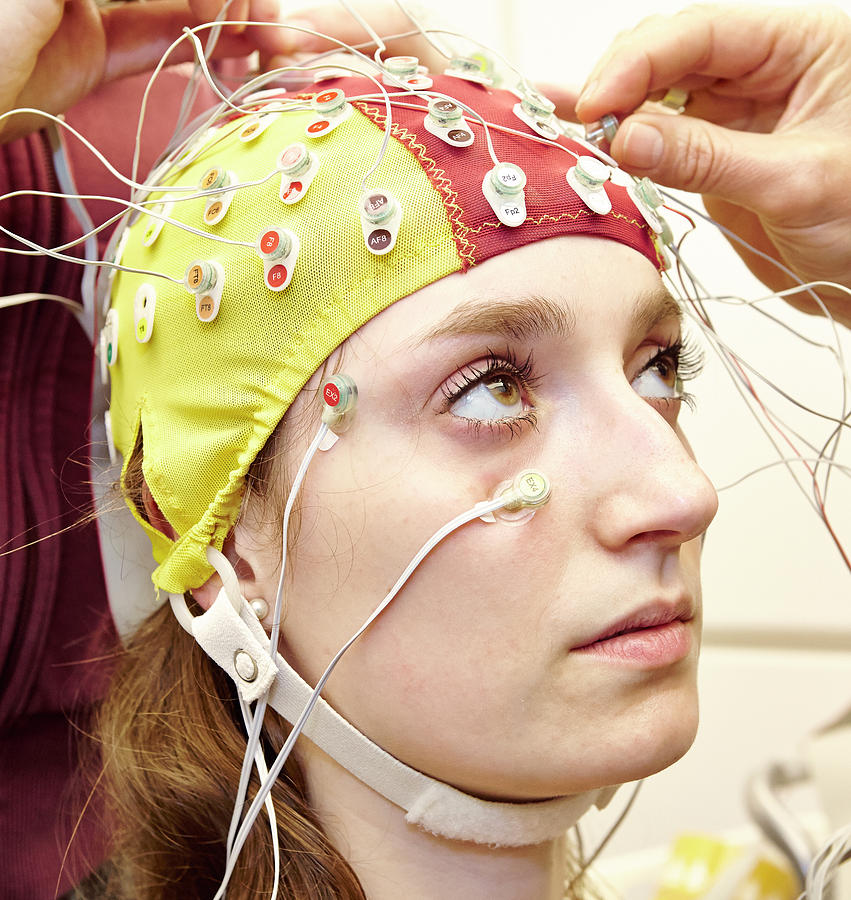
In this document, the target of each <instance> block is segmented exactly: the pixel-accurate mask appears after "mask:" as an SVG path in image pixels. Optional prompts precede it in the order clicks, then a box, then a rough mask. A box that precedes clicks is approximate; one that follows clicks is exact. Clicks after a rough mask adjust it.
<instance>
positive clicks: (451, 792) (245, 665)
mask: <svg viewBox="0 0 851 900" xmlns="http://www.w3.org/2000/svg"><path fill="white" fill-rule="evenodd" d="M171 603H172V607H173V608H174V609H175V613H176V614H177V615H178V618H179V619H180V620H181V622H182V623H183V624H184V625H185V626H189V627H191V631H192V634H193V635H194V636H195V639H196V641H197V642H198V644H199V645H200V646H201V647H202V649H203V650H204V651H205V652H206V653H207V655H208V656H209V657H210V658H211V659H212V660H213V661H214V662H216V663H217V664H218V665H219V666H221V668H223V669H224V670H225V671H226V672H227V673H228V674H229V675H230V676H231V678H232V679H233V681H234V682H235V684H236V686H237V688H238V690H239V691H240V693H241V694H242V696H243V697H244V698H245V699H246V700H247V701H249V702H251V701H254V700H257V699H258V698H259V697H261V696H262V695H263V694H264V693H265V692H266V691H267V690H268V691H269V698H268V702H269V705H270V706H272V708H273V709H275V710H276V711H277V712H278V713H280V715H282V716H283V717H284V718H285V719H286V720H287V721H288V722H290V723H291V724H292V723H294V722H295V721H297V719H298V717H299V716H300V715H301V712H302V710H303V709H304V708H305V706H306V705H307V702H308V700H309V698H310V695H311V694H312V692H313V689H312V688H311V687H310V685H308V684H307V682H305V681H304V680H303V679H302V678H301V676H299V675H298V673H297V672H296V671H295V670H294V669H293V668H292V667H291V666H290V665H289V663H288V662H287V661H286V660H285V659H284V658H283V657H282V656H281V655H280V653H276V654H275V662H276V663H277V671H276V670H275V666H274V665H273V664H272V659H271V657H270V653H269V638H268V636H267V635H266V632H265V631H264V630H263V626H262V625H261V624H260V622H259V621H258V620H257V617H256V615H255V614H254V613H253V611H252V610H251V608H250V607H249V606H248V604H247V603H246V602H245V600H242V607H241V609H240V611H239V612H237V610H236V608H235V605H234V603H233V602H232V601H231V600H230V599H229V598H228V595H227V592H226V590H225V589H224V588H223V589H222V590H221V591H220V592H219V595H218V597H217V598H216V600H215V602H214V603H213V604H212V606H211V607H210V608H209V609H208V610H207V611H206V612H205V613H204V614H203V615H200V616H197V617H194V618H193V617H192V616H191V614H189V612H188V610H187V609H186V605H185V602H184V600H183V597H182V596H179V595H173V596H172V597H171ZM187 616H188V617H189V618H188V619H187ZM303 733H304V735H305V736H306V737H308V738H309V739H310V740H311V741H313V743H314V744H316V746H317V747H319V748H320V749H322V750H323V751H324V752H325V753H327V754H328V755H329V756H330V757H331V758H332V759H334V760H336V762H338V763H339V764H340V765H341V766H342V767H343V768H344V769H346V770H347V771H348V772H350V773H351V774H352V775H354V776H355V777H356V778H357V779H359V780H360V781H362V782H363V783H364V784H365V785H367V786H368V787H370V788H372V789H373V790H374V791H377V792H378V793H379V794H381V795H382V796H383V797H386V798H387V799H388V800H389V801H390V802H391V803H393V804H395V805H396V806H398V807H400V808H401V809H403V810H404V811H405V821H407V822H409V823H410V824H412V825H417V826H419V827H420V828H423V829H425V830H426V831H429V832H431V833H432V834H436V835H439V836H440V837H445V838H450V839H452V840H457V841H473V842H475V843H477V844H490V845H493V846H504V847H521V846H526V845H530V844H540V843H543V842H545V841H548V840H552V839H553V838H556V837H558V836H560V835H561V834H563V833H564V832H565V831H566V830H567V829H568V828H570V827H571V826H572V825H574V824H575V823H576V822H577V820H578V819H579V818H580V817H581V816H582V815H583V814H584V813H585V812H587V810H588V809H590V808H591V806H593V805H595V804H596V806H597V807H599V808H601V809H602V808H603V807H604V806H606V804H608V802H609V801H610V800H611V798H612V797H613V796H614V793H615V791H616V790H617V787H608V788H601V789H599V790H594V791H588V792H586V793H583V794H574V795H571V796H568V797H557V798H555V799H552V800H539V801H531V802H522V803H504V802H496V801H492V800H482V799H480V798H479V797H474V796H472V795H470V794H465V793H464V792H463V791H460V790H458V789H457V788H454V787H452V786H451V785H448V784H445V783H444V782H442V781H437V780H436V779H434V778H431V777H430V776H428V775H425V774H423V773H422V772H419V771H417V770H416V769H412V768H411V767H410V766H406V765H405V764H404V763H403V762H400V761H399V760H398V759H396V758H395V757H393V756H391V755H390V754H389V753H387V752H386V751H384V750H382V749H381V747H379V746H378V745H377V744H375V743H373V742H372V741H371V740H370V739H369V738H368V737H367V736H366V735H364V734H362V733H361V732H360V731H358V730H357V729H356V728H355V727H354V726H353V725H351V724H350V723H349V722H347V721H346V720H345V719H344V718H343V717H342V716H341V715H340V714H339V713H337V712H336V711H335V710H333V709H332V708H331V707H330V706H329V705H328V704H327V703H326V702H325V701H324V700H323V699H321V698H320V699H319V701H318V703H317V705H316V707H315V708H314V710H313V712H312V713H311V715H310V718H309V719H308V720H307V723H306V724H305V727H304V732H303Z"/></svg>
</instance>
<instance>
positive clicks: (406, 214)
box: [110, 104, 461, 593]
mask: <svg viewBox="0 0 851 900" xmlns="http://www.w3.org/2000/svg"><path fill="white" fill-rule="evenodd" d="M305 105H306V104H302V106H305ZM316 115H317V114H316V113H315V112H313V111H311V110H308V109H303V108H302V109H298V110H296V111H282V112H280V113H279V114H278V115H277V118H275V120H274V121H273V122H272V124H271V125H269V126H268V127H267V128H266V129H265V130H264V131H263V132H262V133H261V134H260V135H259V136H258V137H256V138H255V139H254V140H251V141H248V142H244V141H241V140H240V138H239V134H240V132H241V131H242V129H243V128H244V127H245V125H246V121H247V120H246V118H245V117H242V118H239V119H237V120H235V121H231V122H229V123H226V124H224V125H222V126H221V127H219V128H216V129H213V130H211V131H209V132H207V133H206V134H205V135H203V136H202V138H201V143H203V149H202V150H201V152H200V153H199V154H198V155H197V156H195V157H194V158H193V159H191V160H190V161H189V162H188V164H187V165H185V167H184V168H182V169H181V170H179V171H177V172H175V171H174V170H172V172H170V173H169V174H167V175H166V176H164V177H160V179H159V181H158V182H157V183H158V184H160V185H163V188H164V191H163V193H165V192H168V190H169V188H170V186H178V185H180V186H185V187H191V188H194V189H197V187H198V185H199V183H200V181H201V179H202V177H203V176H204V175H205V173H207V172H208V171H209V169H211V168H212V167H213V166H217V167H221V168H223V169H225V170H227V171H229V172H231V173H232V175H233V176H234V177H235V179H236V181H237V182H239V183H245V182H254V181H261V180H262V182H263V183H261V184H258V185H255V186H252V187H242V188H239V189H238V190H237V191H236V193H235V195H234V197H233V201H232V203H231V205H230V208H229V209H228V211H227V212H226V214H225V215H224V217H223V219H222V220H221V221H220V222H219V223H218V224H216V225H213V226H210V225H207V224H205V222H204V218H203V216H204V209H205V201H206V198H203V197H195V198H194V199H188V200H177V201H176V202H175V203H174V206H173V208H172V210H171V212H170V217H171V218H173V219H174V220H176V221H179V222H181V223H185V224H187V225H190V226H191V227H193V228H195V229H198V230H200V231H203V232H210V233H211V234H213V235H215V236H216V237H218V238H224V239H228V240H231V241H235V242H248V243H251V244H252V245H253V243H254V242H255V241H256V240H257V238H258V237H259V236H260V234H261V233H262V232H264V231H265V230H266V229H267V228H268V227H270V226H278V227H283V228H287V229H290V230H291V231H293V232H294V233H295V234H296V235H297V236H298V238H299V240H300V243H301V250H300V254H299V257H298V260H297V262H296V264H295V267H294V272H293V276H292V281H291V282H290V284H289V286H288V287H287V288H286V289H285V290H283V291H281V292H275V291H272V290H270V289H269V288H267V287H266V285H265V282H264V274H263V262H262V260H261V258H260V256H259V255H258V253H257V252H256V250H255V249H254V247H253V246H240V245H239V243H232V244H228V243H222V242H220V241H218V240H215V239H211V238H210V237H206V236H198V235H195V234H192V233H190V232H187V231H184V230H183V229H181V228H180V227H178V226H177V225H172V224H169V223H166V224H165V225H163V227H162V230H161V231H160V233H159V235H158V236H157V237H156V239H155V240H154V241H153V242H152V243H151V244H150V246H145V245H144V242H143V241H144V238H145V234H146V232H148V230H149V226H150V225H151V222H152V219H151V218H150V217H149V216H148V215H146V214H142V215H140V216H137V218H136V221H135V222H134V223H133V224H132V225H131V226H130V228H129V236H128V239H127V244H126V246H125V248H124V251H123V253H122V256H121V259H120V262H121V264H122V265H123V266H128V267H132V268H138V269H143V270H151V271H153V272H156V273H163V274H166V275H169V276H172V278H174V279H177V280H178V281H180V283H174V282H172V281H168V280H166V279H165V278H161V277H156V276H152V275H143V274H136V273H130V272H124V271H120V272H118V274H117V275H116V277H115V281H114V283H113V287H112V306H113V308H115V309H117V310H118V312H119V324H118V346H119V352H118V354H117V359H116V362H115V364H114V365H113V366H112V367H111V368H110V374H111V379H112V404H111V417H112V430H113V437H114V441H115V445H116V447H117V449H118V450H119V451H120V452H121V453H122V454H123V455H124V457H125V459H126V458H127V457H128V455H129V454H130V452H131V450H132V448H133V447H134V444H135V440H136V434H137V428H138V427H141V431H142V437H143V444H144V457H143V458H144V464H143V471H144V474H145V479H146V481H147V483H148V486H149V487H150V490H151V493H152V495H153V497H154V499H155V500H156V502H157V504H158V505H159V507H160V510H161V511H162V513H163V514H164V515H165V516H166V518H167V519H168V521H169V522H170V523H171V525H172V526H173V527H174V529H175V531H176V532H177V533H178V534H179V535H180V538H179V539H178V540H177V541H176V542H172V541H170V540H168V539H166V538H164V537H163V536H162V535H160V534H159V532H157V531H155V530H154V529H153V528H151V526H150V525H147V523H144V522H142V520H141V518H140V517H139V516H138V514H137V519H139V520H140V522H141V523H142V524H143V527H145V529H146V531H147V532H148V534H149V536H150V537H151V539H152V544H153V549H154V556H155V558H156V560H157V562H158V563H159V567H158V568H157V569H156V571H155V572H154V575H153V581H154V584H155V585H157V587H159V588H161V589H162V590H165V591H169V592H174V593H179V592H182V591H184V590H187V589H190V588H193V587H197V586H198V585H200V584H202V583H203V582H204V581H206V579H207V578H208V577H209V576H210V575H211V574H212V571H213V570H212V568H211V567H210V565H209V563H208V562H207V559H206V556H205V553H204V549H205V547H206V546H207V545H208V544H212V545H213V546H215V547H217V548H219V549H221V546H222V544H223V542H224V540H225V537H226V536H227V534H228V532H229V531H230V529H231V528H232V526H233V524H234V522H235V520H236V517H237V514H238V511H239V505H240V501H241V498H242V493H243V485H244V477H245V474H246V471H247V470H248V468H249V467H250V465H251V463H252V461H253V460H254V458H255V456H256V455H257V453H258V451H259V450H260V449H261V448H262V446H263V445H264V444H265V442H266V441H267V439H268V438H269V436H270V435H271V433H272V431H273V430H274V428H275V426H276V425H277V424H278V422H279V421H280V419H281V417H282V416H283V414H284V413H285V411H286V410H287V408H288V406H289V405H290V403H291V402H292V401H293V399H294V398H295V396H296V395H297V394H298V392H299V391H300V390H301V388H302V387H303V385H304V384H305V382H306V381H307V380H308V379H309V378H310V376H311V375H312V374H313V373H314V372H315V371H316V369H317V368H318V367H319V366H320V364H321V363H322V362H323V361H324V360H325V359H326V357H327V356H328V355H329V354H330V353H331V352H332V351H333V350H334V348H335V347H337V346H338V345H339V344H340V343H341V342H343V341H344V340H345V339H346V338H347V337H349V335H351V334H352V333H353V332H354V331H355V330H356V329H357V328H359V327H360V326H361V325H362V324H363V323H364V322H366V321H367V320H369V319H370V318H371V317H372V316H374V315H375V314H376V313H378V312H380V311H381V310H383V309H384V308H386V307H387V306H389V305H390V304H391V303H393V302H394V301H395V300H397V299H399V298H400V297H404V296H406V295H408V294H410V293H412V292H413V291H416V290H417V289H418V288H420V287H422V286H423V285H425V284H428V283H430V282H432V281H434V280H436V279H438V278H441V277H443V276H444V275H447V274H449V273H451V272H454V271H457V270H459V269H460V268H461V262H460V260H459V258H458V255H457V251H456V248H455V242H454V240H453V237H452V232H451V229H450V227H449V223H448V221H447V216H446V212H445V207H444V201H443V198H442V197H441V196H440V195H439V194H438V192H437V191H436V190H435V189H434V188H433V187H432V185H431V183H430V181H429V179H428V178H427V176H426V175H425V173H424V172H423V170H422V167H421V166H420V164H419V163H418V162H417V160H416V159H415V158H414V157H413V156H412V155H411V153H410V152H409V151H408V150H407V149H406V148H405V147H404V146H402V145H401V144H400V143H399V142H397V141H396V140H394V139H391V140H390V142H389V143H388V146H387V150H386V153H385V155H384V157H383V159H382V161H381V164H380V166H379V167H378V169H377V170H376V171H375V172H374V173H373V174H372V175H371V176H370V177H369V179H368V181H367V184H366V187H367V189H376V188H384V189H386V190H389V191H390V193H392V194H393V196H394V197H395V198H396V199H397V200H398V201H399V204H400V205H401V207H402V211H403V218H402V223H401V227H400V230H399V235H398V239H397V243H396V246H395V247H394V249H393V250H392V251H391V252H390V253H388V254H387V255H384V256H375V255H373V254H372V253H370V252H369V251H368V250H367V248H366V245H365V243H364V238H363V232H362V228H361V219H360V213H359V200H360V198H361V194H362V190H363V186H362V182H363V179H364V176H365V175H366V173H367V172H368V170H369V169H370V168H371V167H372V166H373V165H374V163H375V161H376V159H377V158H378V155H379V150H380V147H381V142H382V139H383V136H384V135H383V132H382V131H381V129H379V128H377V127H376V126H375V125H374V124H373V123H372V122H371V121H370V120H368V119H367V118H366V117H365V116H363V115H362V114H361V113H359V112H358V111H357V110H356V109H355V110H354V111H353V113H352V115H351V116H349V118H348V119H347V120H346V121H344V122H343V123H342V124H340V125H339V126H338V127H337V128H336V129H334V130H333V131H331V132H330V133H328V134H326V135H325V136H324V137H321V138H318V139H315V140H314V139H311V138H309V137H307V136H306V135H305V127H306V126H307V125H308V124H309V123H310V122H311V121H312V120H313V119H314V118H315V117H316ZM296 141H300V142H302V143H304V144H306V145H307V146H308V148H309V149H310V150H311V152H313V153H314V154H315V155H316V156H317V157H318V159H319V170H318V172H317V174H316V176H315V178H314V180H313V182H312V184H311V185H310V187H309V189H308V191H307V193H306V195H305V196H304V197H303V198H302V199H301V200H300V201H299V202H298V203H295V204H293V205H287V204H284V203H283V202H282V200H281V199H280V198H279V190H280V186H281V175H280V174H279V173H278V172H277V171H276V168H275V166H276V160H277V158H278V156H279V155H280V153H281V152H282V151H283V150H284V148H286V147H287V146H288V145H290V144H292V143H294V142H296ZM162 196H163V194H162V193H157V194H154V195H152V198H151V199H157V198H159V199H161V198H162ZM199 259H200V260H214V261H217V262H219V263H220V264H221V266H222V267H223V269H224V272H225V283H224V291H223V295H222V299H221V306H220V309H219V312H218V315H217V316H216V318H215V319H214V320H212V321H207V322H203V321H201V320H200V319H199V317H198V315H197V314H196V308H195V295H194V294H192V293H190V292H189V291H188V290H187V288H186V287H185V286H184V284H183V283H182V279H183V277H184V273H185V272H186V269H187V267H188V266H189V264H190V263H191V262H193V261H195V260H199ZM142 284H150V285H152V286H153V288H154V290H155V291H156V308H155V314H154V320H153V323H152V327H151V334H150V339H149V340H148V341H147V342H146V343H139V342H138V341H137V339H136V334H137V331H136V327H135V322H134V306H133V300H134V297H135V295H136V291H137V289H138V288H139V287H140V285H142ZM136 513H137V511H136V510H134V514H136Z"/></svg>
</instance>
